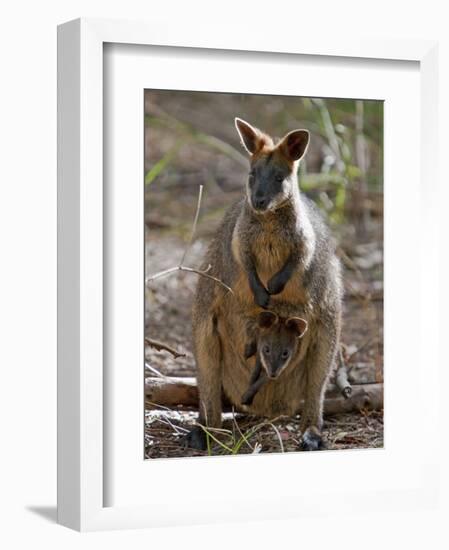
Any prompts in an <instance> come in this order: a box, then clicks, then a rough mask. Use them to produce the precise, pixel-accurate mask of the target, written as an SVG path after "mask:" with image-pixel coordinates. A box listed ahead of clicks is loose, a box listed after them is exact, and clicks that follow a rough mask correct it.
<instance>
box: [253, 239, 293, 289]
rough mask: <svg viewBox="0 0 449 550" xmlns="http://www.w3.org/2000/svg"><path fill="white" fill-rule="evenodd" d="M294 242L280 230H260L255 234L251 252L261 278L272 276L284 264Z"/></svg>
mask: <svg viewBox="0 0 449 550" xmlns="http://www.w3.org/2000/svg"><path fill="white" fill-rule="evenodd" d="M291 249H292V243H291V242H289V240H288V239H287V238H286V236H283V235H280V234H279V232H272V233H268V232H260V233H258V234H256V235H255V236H254V239H253V241H252V246H251V252H252V254H253V257H254V261H255V266H256V269H257V273H258V275H259V277H260V278H261V279H265V278H270V277H272V276H273V275H274V274H275V273H276V272H278V271H279V270H280V269H282V267H283V266H284V264H285V262H286V261H287V259H288V257H289V256H290V253H291Z"/></svg>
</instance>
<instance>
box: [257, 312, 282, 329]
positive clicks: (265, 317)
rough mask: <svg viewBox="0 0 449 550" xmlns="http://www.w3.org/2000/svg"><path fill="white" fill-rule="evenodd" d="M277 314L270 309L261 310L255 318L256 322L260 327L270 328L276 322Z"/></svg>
mask: <svg viewBox="0 0 449 550" xmlns="http://www.w3.org/2000/svg"><path fill="white" fill-rule="evenodd" d="M277 320H278V316H277V315H276V313H273V312H272V311H261V312H260V313H259V317H258V318H257V323H258V325H259V327H260V328H270V327H272V326H273V325H274V323H276V321H277Z"/></svg>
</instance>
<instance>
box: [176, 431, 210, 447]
mask: <svg viewBox="0 0 449 550" xmlns="http://www.w3.org/2000/svg"><path fill="white" fill-rule="evenodd" d="M182 444H183V447H189V448H191V449H198V450H199V451H205V450H206V449H207V436H206V432H205V431H204V430H203V428H202V427H201V426H195V427H194V428H193V429H192V430H190V432H189V433H188V434H186V435H185V436H184V437H183V438H182Z"/></svg>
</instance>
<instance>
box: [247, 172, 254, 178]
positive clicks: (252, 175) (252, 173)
mask: <svg viewBox="0 0 449 550" xmlns="http://www.w3.org/2000/svg"><path fill="white" fill-rule="evenodd" d="M248 177H249V179H250V180H252V179H253V178H254V170H251V172H250V173H249V174H248Z"/></svg>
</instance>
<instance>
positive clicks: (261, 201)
mask: <svg viewBox="0 0 449 550" xmlns="http://www.w3.org/2000/svg"><path fill="white" fill-rule="evenodd" d="M266 205H267V199H265V198H264V197H255V199H254V206H255V207H256V208H257V209H258V210H262V209H263V208H265V206H266Z"/></svg>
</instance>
